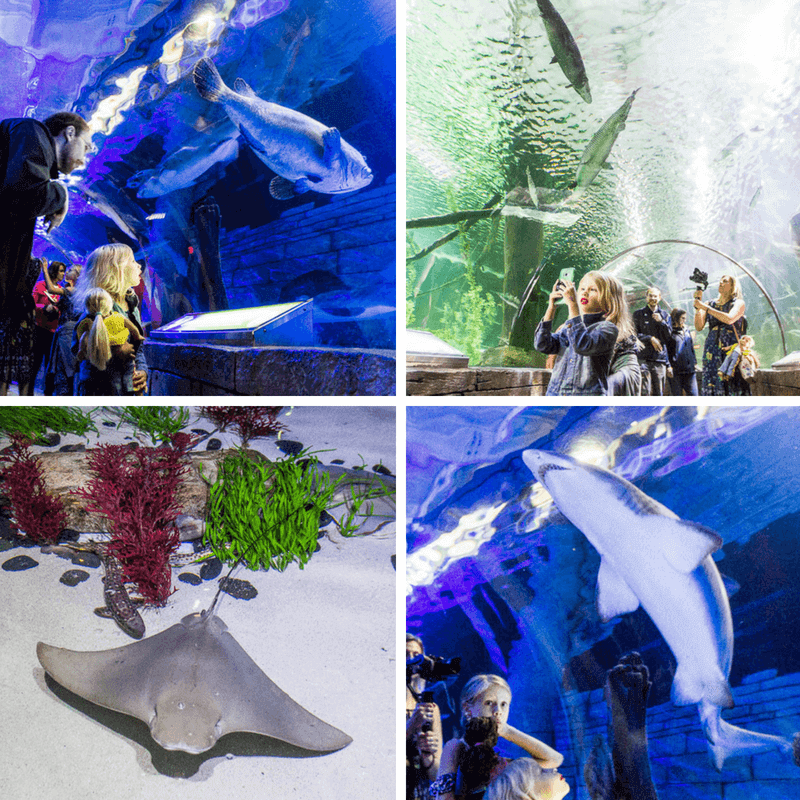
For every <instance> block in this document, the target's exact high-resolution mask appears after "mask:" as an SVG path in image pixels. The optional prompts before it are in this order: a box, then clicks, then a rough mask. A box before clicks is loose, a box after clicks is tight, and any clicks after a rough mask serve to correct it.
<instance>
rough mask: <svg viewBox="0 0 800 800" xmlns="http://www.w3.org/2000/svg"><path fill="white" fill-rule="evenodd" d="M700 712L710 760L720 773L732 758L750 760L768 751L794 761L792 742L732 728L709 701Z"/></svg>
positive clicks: (765, 734)
mask: <svg viewBox="0 0 800 800" xmlns="http://www.w3.org/2000/svg"><path fill="white" fill-rule="evenodd" d="M698 710H699V712H700V722H701V724H702V726H703V732H704V733H705V735H706V739H707V740H708V747H709V750H710V752H711V760H712V761H713V763H714V766H715V767H716V768H717V770H721V769H722V765H723V764H724V763H725V761H726V760H727V759H728V758H731V757H732V756H749V755H754V754H755V753H764V752H766V751H768V750H779V751H781V752H782V753H785V754H787V755H789V756H791V757H792V758H795V753H794V750H793V742H792V740H791V739H786V738H784V737H782V736H772V735H770V734H768V733H756V732H754V731H748V730H745V729H744V728H738V727H737V726H736V725H731V724H729V723H727V722H725V720H724V719H722V715H721V710H720V708H719V706H715V705H713V704H712V703H709V702H708V701H706V700H704V701H703V702H702V703H700V704H699V707H698ZM795 763H797V762H795Z"/></svg>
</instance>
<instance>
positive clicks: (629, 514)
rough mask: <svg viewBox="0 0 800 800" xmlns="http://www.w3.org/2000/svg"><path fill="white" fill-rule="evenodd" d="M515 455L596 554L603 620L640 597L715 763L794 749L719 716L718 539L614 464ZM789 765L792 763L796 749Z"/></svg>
mask: <svg viewBox="0 0 800 800" xmlns="http://www.w3.org/2000/svg"><path fill="white" fill-rule="evenodd" d="M522 460H523V461H524V462H525V465H526V466H527V467H528V469H530V470H531V472H533V474H534V476H535V477H536V479H537V480H538V481H539V482H540V483H541V484H542V485H543V486H544V488H545V489H547V491H548V492H549V493H550V496H551V497H552V498H553V502H554V503H555V505H556V507H557V508H558V510H559V511H560V512H561V513H562V514H563V515H564V516H565V517H566V518H567V519H568V520H569V521H570V522H571V523H572V524H573V525H575V527H576V528H578V530H579V531H580V532H581V533H582V534H583V535H584V536H585V537H586V538H587V539H588V540H589V541H590V542H591V544H592V545H593V546H594V548H595V549H596V550H597V552H598V553H599V554H600V571H599V574H598V576H597V609H598V612H599V614H600V617H601V619H602V620H603V621H604V622H607V621H609V620H610V619H612V618H613V617H616V616H618V615H620V614H627V613H630V612H632V611H635V610H636V609H637V608H638V607H639V606H640V605H641V607H642V608H643V609H644V610H645V611H646V612H647V614H648V615H649V617H650V619H651V620H652V621H653V622H654V623H655V625H656V627H657V628H658V630H659V631H660V633H661V635H662V636H663V637H664V639H665V640H666V642H667V644H668V645H669V647H670V650H672V653H673V655H674V656H675V659H676V661H677V662H678V667H677V670H676V672H675V677H674V678H673V680H672V701H673V703H675V705H679V706H684V705H691V704H697V707H698V711H699V714H700V722H701V725H702V727H703V732H704V733H705V735H706V739H707V740H708V747H709V750H710V751H711V757H712V760H713V763H714V766H715V767H716V768H717V769H718V770H719V769H722V765H723V764H724V762H725V760H726V759H727V758H729V757H731V756H740V755H752V754H754V753H761V752H764V751H767V750H779V751H780V752H782V753H784V754H789V755H791V754H793V753H795V754H796V752H797V751H796V747H797V745H798V742H800V740H798V735H797V734H796V735H795V740H794V742H793V741H791V740H789V739H787V738H784V737H781V736H772V735H769V734H765V733H757V732H755V731H750V730H745V729H744V728H739V727H737V726H736V725H731V724H729V723H728V722H725V720H723V719H722V715H721V712H722V709H723V708H731V707H732V706H733V705H734V700H733V693H732V691H731V687H730V684H729V683H728V676H729V675H730V669H731V659H732V658H733V621H732V617H731V609H730V605H729V603H728V595H727V593H726V591H725V587H724V585H723V581H722V577H721V576H720V574H719V571H718V570H717V567H716V564H715V563H714V560H713V559H712V557H711V554H712V553H713V552H714V551H715V550H717V549H719V548H720V547H721V546H722V539H721V538H720V536H719V535H718V534H717V533H715V532H714V531H712V530H709V529H708V528H706V527H704V526H703V525H700V524H698V523H696V522H691V521H689V520H685V519H681V518H680V517H678V515H677V514H675V513H674V512H673V511H670V509H668V508H667V507H666V506H664V505H662V504H661V503H659V502H658V501H657V500H654V499H653V498H652V497H649V496H648V495H646V494H645V493H644V492H643V491H641V489H639V488H637V487H636V486H634V485H633V484H632V483H630V482H629V481H626V480H625V479H624V478H621V477H619V476H618V475H615V474H614V473H613V472H611V471H609V470H607V469H603V468H602V467H599V466H594V465H591V464H582V463H580V462H579V461H576V460H575V459H573V458H570V457H569V456H565V455H561V454H558V453H552V452H545V451H543V450H525V451H524V452H523V453H522ZM794 757H795V763H797V761H796V759H797V755H795V756H794Z"/></svg>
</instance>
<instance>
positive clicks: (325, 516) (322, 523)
mask: <svg viewBox="0 0 800 800" xmlns="http://www.w3.org/2000/svg"><path fill="white" fill-rule="evenodd" d="M331 522H333V517H332V516H331V515H330V514H329V513H328V512H327V511H323V512H322V513H321V514H320V515H319V527H320V528H327V527H328V525H330V524H331Z"/></svg>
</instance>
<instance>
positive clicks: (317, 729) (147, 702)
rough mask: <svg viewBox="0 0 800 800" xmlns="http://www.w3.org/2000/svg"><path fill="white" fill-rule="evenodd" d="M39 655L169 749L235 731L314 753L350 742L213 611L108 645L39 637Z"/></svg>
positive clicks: (189, 747) (59, 675) (75, 687)
mask: <svg viewBox="0 0 800 800" xmlns="http://www.w3.org/2000/svg"><path fill="white" fill-rule="evenodd" d="M212 607H213V606H212ZM36 654H37V656H38V657H39V661H40V663H41V665H42V666H43V667H44V668H45V670H46V671H47V673H48V674H49V675H50V676H51V677H52V678H53V679H55V681H56V682H57V683H59V684H61V685H62V686H63V687H65V688H66V689H69V690H70V691H71V692H73V693H75V694H77V695H79V696H80V697H82V698H84V699H85V700H89V701H91V702H92V703H96V704H97V705H100V706H103V707H105V708H110V709H112V710H114V711H120V712H122V713H124V714H130V715H131V716H133V717H136V718H138V719H140V720H143V721H144V722H145V723H146V724H147V725H148V726H149V727H150V733H151V735H152V736H153V739H154V740H155V741H156V742H157V743H158V744H159V745H161V747H163V748H164V749H166V750H183V751H185V752H187V753H203V752H205V751H206V750H209V749H211V748H212V747H213V746H214V744H215V743H216V741H217V739H219V738H220V737H221V736H223V735H225V734H226V733H232V732H234V731H241V732H249V733H258V734H263V735H265V736H271V737H272V738H274V739H279V740H281V741H283V742H288V743H289V744H293V745H296V746H298V747H302V748H305V749H307V750H315V751H318V752H331V751H333V750H339V749H341V748H342V747H345V746H347V745H348V744H350V742H351V741H352V739H351V738H350V737H349V736H348V735H347V734H346V733H343V732H342V731H340V730H338V729H337V728H334V727H333V726H332V725H328V723H327V722H323V721H322V720H321V719H319V718H318V717H315V716H314V715H313V714H312V713H310V712H309V711H306V709H305V708H303V707H302V706H301V705H300V704H299V703H296V702H295V701H294V700H292V698H291V697H289V695H288V694H286V692H284V691H282V690H281V689H280V688H279V687H278V686H276V685H275V683H273V682H272V681H271V680H270V679H269V678H268V677H267V676H266V675H265V674H264V672H263V671H262V670H261V668H260V667H259V666H258V665H257V664H256V663H255V661H253V659H251V658H250V656H249V655H247V653H246V652H245V650H244V649H243V648H242V646H241V645H240V644H239V643H238V642H237V641H236V639H234V638H233V636H231V634H230V633H228V628H227V626H226V625H225V623H224V622H223V621H222V620H221V619H220V618H219V617H218V616H216V615H215V614H213V613H212V612H211V611H202V612H200V613H197V614H189V615H188V616H186V617H184V618H183V619H182V620H181V621H180V622H179V623H177V624H176V625H173V626H172V627H171V628H167V630H165V631H162V632H161V633H158V634H156V635H155V636H150V637H148V638H146V639H142V640H140V641H138V642H133V643H131V644H128V645H125V646H123V647H116V648H114V649H112V650H100V651H97V652H79V651H76V650H65V649H63V648H61V647H53V646H52V645H49V644H44V643H43V642H39V643H38V644H37V646H36Z"/></svg>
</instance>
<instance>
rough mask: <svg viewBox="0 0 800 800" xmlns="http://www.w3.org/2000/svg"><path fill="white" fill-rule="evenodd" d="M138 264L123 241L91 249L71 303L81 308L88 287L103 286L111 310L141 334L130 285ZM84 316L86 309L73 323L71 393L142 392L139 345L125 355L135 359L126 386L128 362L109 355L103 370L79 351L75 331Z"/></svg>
mask: <svg viewBox="0 0 800 800" xmlns="http://www.w3.org/2000/svg"><path fill="white" fill-rule="evenodd" d="M140 280H141V267H140V266H139V264H138V263H137V262H136V259H135V258H134V255H133V250H131V248H130V247H128V245H126V244H107V245H103V246H102V247H98V248H97V249H96V250H94V251H93V252H92V253H91V254H90V255H89V257H88V259H87V260H86V267H85V269H84V270H83V272H82V273H81V275H80V277H79V278H78V281H77V283H76V284H75V291H74V292H73V293H72V304H73V306H74V307H76V308H84V307H85V306H86V300H87V297H88V295H89V293H90V292H91V291H92V289H98V288H99V289H105V290H106V291H107V292H108V293H109V294H110V295H111V299H112V300H113V311H115V312H117V313H119V314H122V316H123V317H125V318H126V319H128V320H129V321H130V322H132V323H133V325H134V326H135V328H136V329H137V330H138V332H139V335H140V336H141V337H144V329H143V328H142V318H141V315H140V312H139V298H138V297H137V296H136V293H135V292H134V291H133V287H135V286H138V285H139V281H140ZM87 318H88V312H87V313H85V314H84V315H83V317H81V320H79V322H78V325H77V326H76V327H75V335H74V338H73V341H72V350H73V352H74V353H75V354H76V355H77V356H78V365H77V370H76V373H75V394H77V395H92V396H96V395H111V396H119V395H130V394H144V392H145V390H146V388H147V361H146V359H145V356H144V351H143V349H142V348H138V349H137V350H136V352H135V353H134V354H131V355H129V356H127V358H133V359H134V360H135V368H134V371H133V376H132V388H128V386H130V385H131V384H128V385H127V386H126V381H125V374H126V372H128V371H129V365H128V364H127V363H125V362H124V361H121V360H119V359H112V360H111V361H110V362H109V363H108V366H107V367H106V368H105V369H104V370H99V369H97V367H95V366H94V365H93V364H92V362H91V361H90V360H89V359H87V358H81V356H80V354H79V346H80V341H79V337H78V335H77V334H78V331H79V330H81V331H82V326H81V322H83V320H84V319H87Z"/></svg>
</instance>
